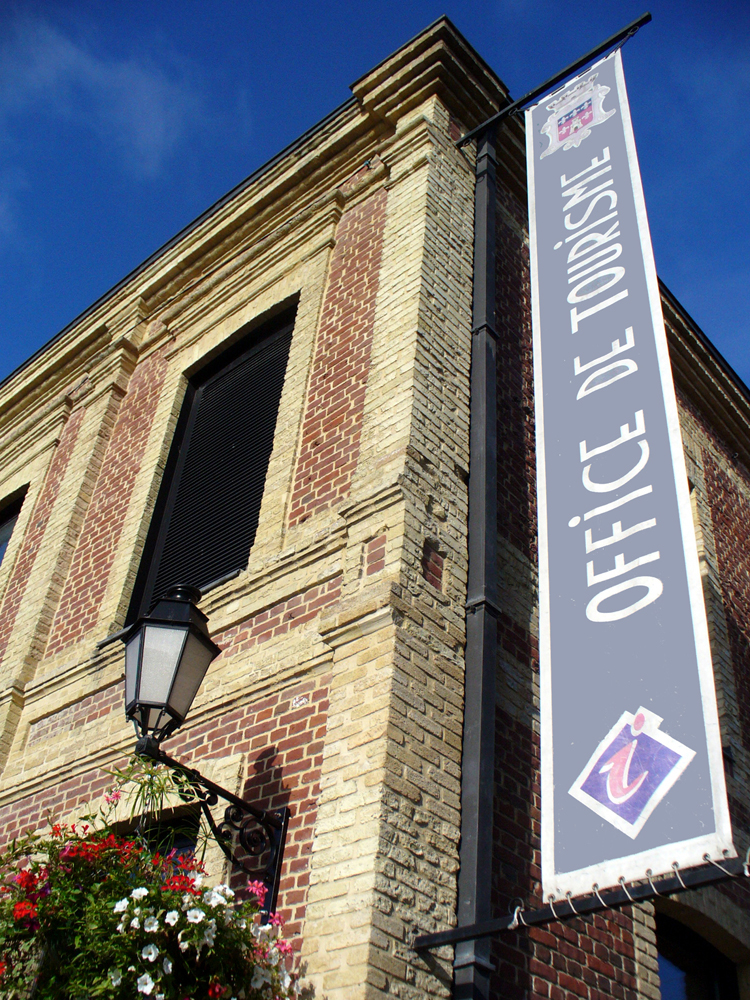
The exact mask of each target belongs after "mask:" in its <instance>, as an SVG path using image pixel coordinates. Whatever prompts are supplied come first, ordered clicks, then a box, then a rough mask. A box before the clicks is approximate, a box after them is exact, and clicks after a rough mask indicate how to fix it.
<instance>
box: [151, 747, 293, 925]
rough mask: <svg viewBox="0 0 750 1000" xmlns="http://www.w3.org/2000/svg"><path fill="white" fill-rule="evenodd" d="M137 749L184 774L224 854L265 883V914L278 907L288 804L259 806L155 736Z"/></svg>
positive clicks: (254, 877)
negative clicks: (215, 809) (220, 809)
mask: <svg viewBox="0 0 750 1000" xmlns="http://www.w3.org/2000/svg"><path fill="white" fill-rule="evenodd" d="M135 752H136V753H137V754H138V755H139V756H140V757H145V758H146V759H148V760H152V761H154V762H155V763H157V764H164V765H165V766H166V767H169V768H171V769H172V770H173V771H177V772H178V773H179V774H181V775H182V776H183V777H184V778H185V780H186V782H187V784H189V785H190V788H191V791H192V793H193V794H194V795H195V798H196V799H197V800H198V802H199V804H200V808H201V810H202V812H203V815H204V816H205V817H206V822H207V823H208V825H209V827H210V829H211V832H212V833H213V835H214V837H215V838H216V842H217V843H218V845H219V847H220V848H221V850H222V852H223V853H224V855H225V857H226V858H227V859H228V860H229V861H230V862H231V864H232V865H233V866H234V867H235V868H239V869H240V870H242V871H244V872H245V873H246V874H247V875H250V876H251V877H252V878H253V879H257V880H258V881H260V882H262V883H263V884H264V885H265V887H266V896H265V901H264V903H263V906H262V908H261V909H262V912H263V913H265V914H266V915H267V914H269V913H271V912H272V911H273V910H274V909H275V907H276V899H277V896H278V892H279V879H280V877H281V865H282V862H283V860H284V844H285V841H286V831H287V827H288V825H289V809H287V808H286V806H284V807H282V808H281V809H274V810H266V809H258V808H256V806H253V805H251V804H250V803H249V802H245V801H244V799H241V798H240V797H239V796H237V795H234V794H233V793H232V792H229V791H227V789H225V788H222V787H221V785H217V784H216V783H215V782H213V781H211V780H209V779H208V778H205V777H204V776H203V775H202V774H201V773H200V771H196V770H195V768H192V767H187V766H186V765H185V764H181V763H180V761H178V760H175V759H174V758H173V757H170V756H169V755H168V754H166V753H164V751H163V750H162V749H161V747H160V746H159V743H158V741H157V740H156V739H154V737H153V736H143V737H141V738H140V739H139V740H138V742H137V743H136V746H135ZM219 799H223V800H224V801H225V802H228V803H229V804H228V805H227V807H226V809H225V810H224V819H223V821H222V822H221V823H217V822H216V820H215V819H214V816H213V814H212V812H211V807H212V806H215V805H217V803H218V801H219Z"/></svg>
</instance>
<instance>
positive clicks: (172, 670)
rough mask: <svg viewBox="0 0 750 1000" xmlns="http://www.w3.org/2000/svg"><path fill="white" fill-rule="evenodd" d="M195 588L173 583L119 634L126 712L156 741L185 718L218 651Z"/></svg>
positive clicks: (139, 729) (141, 732) (145, 735)
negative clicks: (175, 585)
mask: <svg viewBox="0 0 750 1000" xmlns="http://www.w3.org/2000/svg"><path fill="white" fill-rule="evenodd" d="M200 599H201V592H200V591H199V590H198V589H197V588H196V587H187V586H183V585H180V586H177V587H171V588H170V589H169V590H168V591H167V594H166V596H165V597H162V598H161V599H160V600H158V601H157V602H156V604H155V605H154V607H153V608H152V609H151V611H150V612H149V614H148V615H145V616H144V617H143V618H139V619H138V621H137V622H135V624H134V625H133V626H132V627H131V628H130V629H129V630H128V632H127V633H126V635H124V636H123V641H124V643H125V714H126V715H127V717H128V718H129V719H131V720H132V722H133V723H134V724H135V727H136V732H138V734H139V735H140V737H141V739H144V738H145V739H149V738H150V739H153V740H154V741H155V742H156V744H157V745H158V744H159V743H161V741H162V740H164V739H166V738H167V737H168V736H171V735H172V733H173V732H174V731H175V729H177V728H179V726H181V725H182V724H183V722H184V721H185V716H186V715H187V713H188V712H189V711H190V706H191V705H192V704H193V699H194V698H195V696H196V694H197V693H198V688H199V687H200V686H201V682H202V680H203V678H204V677H205V676H206V671H207V670H208V668H209V665H210V663H211V661H212V660H214V659H216V657H217V656H218V655H219V653H220V652H221V649H220V648H219V647H218V646H217V645H216V643H215V642H212V641H211V638H210V636H209V634H208V627H207V624H206V623H207V622H208V619H207V618H206V616H205V615H204V614H203V612H202V611H199V610H198V608H196V607H195V605H196V604H197V603H198V601H200Z"/></svg>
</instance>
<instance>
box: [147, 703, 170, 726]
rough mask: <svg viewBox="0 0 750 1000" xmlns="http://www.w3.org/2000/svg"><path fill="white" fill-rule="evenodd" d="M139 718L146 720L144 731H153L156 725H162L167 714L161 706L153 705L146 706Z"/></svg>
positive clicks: (167, 717) (166, 718)
mask: <svg viewBox="0 0 750 1000" xmlns="http://www.w3.org/2000/svg"><path fill="white" fill-rule="evenodd" d="M141 718H145V720H146V731H147V732H149V733H150V732H153V730H154V729H156V727H157V726H159V725H161V726H163V725H164V723H165V722H166V721H167V720H168V719H169V716H168V715H167V714H166V713H165V712H164V709H163V708H161V706H158V705H156V706H154V707H152V708H147V709H144V710H143V715H142V716H141Z"/></svg>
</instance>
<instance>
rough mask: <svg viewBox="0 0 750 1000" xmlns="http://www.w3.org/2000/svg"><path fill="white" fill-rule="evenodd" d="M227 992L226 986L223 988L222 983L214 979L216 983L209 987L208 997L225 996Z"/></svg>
mask: <svg viewBox="0 0 750 1000" xmlns="http://www.w3.org/2000/svg"><path fill="white" fill-rule="evenodd" d="M225 990H226V988H225V987H224V986H222V985H221V983H220V982H219V981H218V980H216V979H214V981H213V982H212V983H211V985H210V986H209V987H208V995H209V996H210V997H212V998H213V997H220V996H223V995H224V993H225Z"/></svg>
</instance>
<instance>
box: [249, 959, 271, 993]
mask: <svg viewBox="0 0 750 1000" xmlns="http://www.w3.org/2000/svg"><path fill="white" fill-rule="evenodd" d="M270 982H271V973H270V972H266V970H265V969H261V967H260V966H259V965H256V966H255V969H254V971H253V978H252V980H251V982H250V987H251V989H254V990H259V989H260V988H261V986H262V985H263V983H270Z"/></svg>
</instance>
